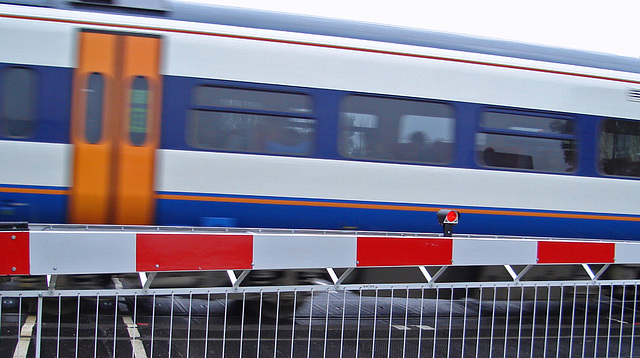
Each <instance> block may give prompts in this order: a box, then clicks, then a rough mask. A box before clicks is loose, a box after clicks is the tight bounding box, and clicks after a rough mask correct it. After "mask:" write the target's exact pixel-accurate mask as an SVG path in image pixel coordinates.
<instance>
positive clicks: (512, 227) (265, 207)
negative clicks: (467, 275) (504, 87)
mask: <svg viewBox="0 0 640 358" xmlns="http://www.w3.org/2000/svg"><path fill="white" fill-rule="evenodd" d="M425 207H427V206H425ZM459 209H478V208H459ZM480 209H482V208H480ZM156 215H157V220H158V224H160V225H187V226H198V225H200V223H201V220H202V219H203V218H207V217H214V218H228V219H232V222H236V223H237V226H239V227H259V228H308V229H330V230H331V229H357V230H374V231H404V232H441V231H442V227H441V226H440V225H439V224H438V221H437V218H436V213H435V211H434V212H430V211H428V212H425V211H406V210H390V209H368V208H342V207H319V206H306V205H305V206H298V205H283V204H260V203H238V202H217V201H216V202H211V201H192V200H173V199H160V200H158V202H157V214H156ZM629 218H630V219H632V218H635V217H629ZM454 233H465V234H487V235H513V236H544V237H572V238H593V239H632V240H640V221H632V220H629V221H620V220H602V219H587V218H585V219H582V218H557V217H538V216H518V215H508V214H505V215H501V214H495V213H491V214H489V213H479V214H472V213H463V214H461V217H460V223H459V224H458V225H457V227H456V228H455V229H454Z"/></svg>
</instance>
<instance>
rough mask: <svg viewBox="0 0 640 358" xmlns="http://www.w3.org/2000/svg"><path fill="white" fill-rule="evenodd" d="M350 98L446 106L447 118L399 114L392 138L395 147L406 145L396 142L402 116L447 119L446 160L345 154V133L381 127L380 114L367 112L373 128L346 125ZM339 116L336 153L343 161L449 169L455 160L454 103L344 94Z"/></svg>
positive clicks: (455, 116) (365, 94) (339, 107)
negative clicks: (448, 124)
mask: <svg viewBox="0 0 640 358" xmlns="http://www.w3.org/2000/svg"><path fill="white" fill-rule="evenodd" d="M352 97H363V98H368V99H381V100H383V101H384V100H388V101H401V102H413V103H419V104H423V105H427V106H429V105H436V106H442V107H443V108H444V107H446V108H447V110H446V111H447V112H448V114H449V116H447V117H433V116H431V115H429V114H428V113H427V114H424V115H423V114H420V115H418V114H415V113H404V114H402V115H401V116H400V117H399V118H398V121H397V126H396V127H395V129H396V133H395V135H394V139H395V141H396V143H395V144H396V145H400V144H407V143H401V142H400V141H399V139H400V138H399V137H398V136H399V134H400V132H401V127H402V123H403V119H404V118H405V117H408V116H418V117H422V116H423V117H425V118H430V117H431V118H438V119H447V120H450V121H451V125H450V128H451V133H449V134H450V138H447V139H450V140H451V142H450V143H449V144H450V146H449V151H448V152H447V154H448V155H447V158H446V160H444V161H429V160H411V159H403V158H388V159H387V158H380V157H358V156H350V155H348V154H347V153H345V148H344V144H343V143H344V142H345V140H344V136H345V132H357V131H358V130H357V129H358V128H360V129H364V128H367V129H368V131H370V132H375V131H377V128H380V116H379V113H378V114H375V113H366V115H370V116H375V122H376V127H355V126H347V125H346V124H345V123H344V121H345V119H344V117H343V114H345V113H351V112H349V111H348V110H345V107H346V105H345V103H346V102H347V101H348V99H349V98H352ZM337 110H338V117H337V121H338V123H337V133H336V134H337V135H336V145H337V152H338V154H339V155H340V157H341V158H342V159H346V160H354V161H364V162H381V163H397V164H412V165H425V166H451V165H452V164H453V163H454V162H455V161H456V155H457V149H458V148H457V139H458V138H457V131H458V127H457V126H458V120H459V119H458V116H457V109H456V107H455V105H454V104H453V103H449V102H445V101H438V100H433V99H429V98H418V97H403V96H382V95H376V94H370V93H357V92H354V93H347V94H345V95H343V96H342V97H341V98H340V102H339V104H338V108H337ZM360 132H365V131H364V130H361V131H360ZM442 143H448V142H442Z"/></svg>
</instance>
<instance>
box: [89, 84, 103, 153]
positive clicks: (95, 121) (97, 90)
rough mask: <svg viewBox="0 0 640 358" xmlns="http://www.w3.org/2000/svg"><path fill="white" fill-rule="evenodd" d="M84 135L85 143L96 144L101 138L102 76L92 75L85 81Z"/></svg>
mask: <svg viewBox="0 0 640 358" xmlns="http://www.w3.org/2000/svg"><path fill="white" fill-rule="evenodd" d="M86 96H87V100H86V106H87V107H86V110H85V116H86V118H85V125H84V135H85V138H86V140H87V142H89V143H91V144H96V143H98V142H100V139H101V138H102V117H103V107H104V106H103V101H104V76H103V75H102V74H100V73H96V72H94V73H92V74H91V75H90V76H89V78H88V80H87V90H86Z"/></svg>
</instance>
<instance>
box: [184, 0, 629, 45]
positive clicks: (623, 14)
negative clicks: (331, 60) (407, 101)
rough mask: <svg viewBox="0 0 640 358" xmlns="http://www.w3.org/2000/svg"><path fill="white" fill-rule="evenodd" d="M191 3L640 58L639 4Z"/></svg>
mask: <svg viewBox="0 0 640 358" xmlns="http://www.w3.org/2000/svg"><path fill="white" fill-rule="evenodd" d="M183 1H185V0H183ZM188 1H196V2H207V3H213V4H219V5H226V6H234V7H244V8H254V9H262V10H272V11H280V12H290V13H302V14H307V15H317V16H322V17H333V18H342V19H351V20H359V21H367V22H374V23H383V24H391V25H400V26H408V27H416V28H424V29H430V30H438V31H445V32H453V33H459V34H471V35H476V36H482V37H489V38H499V39H508V40H516V41H520V42H528V43H536V44H547V45H552V46H560V47H569V48H577V49H586V50H590V51H597V52H607V53H615V54H619V55H624V56H631V57H640V11H639V10H640V1H638V0H606V1H605V0H599V1H595V0H581V1H578V0H536V1H523V0H475V1H474V0H389V1H382V0H315V1H313V0H188Z"/></svg>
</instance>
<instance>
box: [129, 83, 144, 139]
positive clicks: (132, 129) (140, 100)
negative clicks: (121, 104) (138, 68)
mask: <svg viewBox="0 0 640 358" xmlns="http://www.w3.org/2000/svg"><path fill="white" fill-rule="evenodd" d="M148 111H149V83H148V81H147V79H146V78H144V77H142V76H138V77H136V78H135V79H134V80H133V82H132V84H131V97H130V101H129V139H130V140H131V144H133V145H135V146H138V147H139V146H141V145H143V144H144V142H145V140H146V139H147V112H148Z"/></svg>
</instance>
